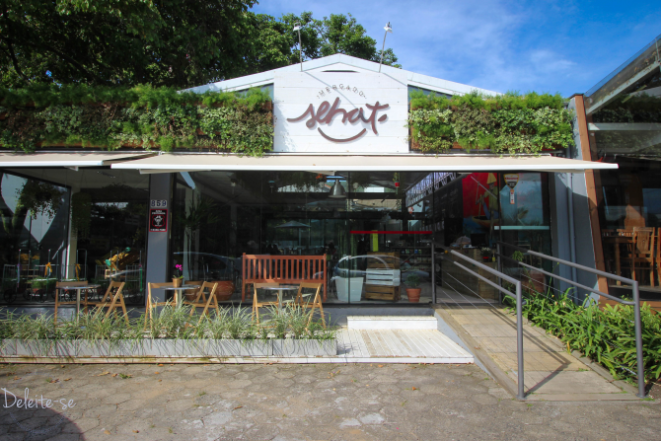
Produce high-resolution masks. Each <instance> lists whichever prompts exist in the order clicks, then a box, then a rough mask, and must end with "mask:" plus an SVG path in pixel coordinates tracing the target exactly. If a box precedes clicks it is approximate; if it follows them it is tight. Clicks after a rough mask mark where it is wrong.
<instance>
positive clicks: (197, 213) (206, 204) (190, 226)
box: [176, 197, 220, 277]
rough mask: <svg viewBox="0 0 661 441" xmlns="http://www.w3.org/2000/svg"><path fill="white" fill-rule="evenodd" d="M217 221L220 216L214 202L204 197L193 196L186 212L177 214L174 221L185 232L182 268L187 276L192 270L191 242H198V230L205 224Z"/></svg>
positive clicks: (213, 239) (206, 238)
mask: <svg viewBox="0 0 661 441" xmlns="http://www.w3.org/2000/svg"><path fill="white" fill-rule="evenodd" d="M219 221H220V216H219V213H218V207H217V205H216V203H215V202H214V201H213V200H211V199H208V198H204V197H201V198H199V199H197V198H193V199H192V202H191V205H190V207H188V209H187V210H186V213H185V214H183V215H181V214H177V216H176V222H177V224H178V225H180V226H181V228H182V229H183V231H184V234H185V245H184V251H186V250H188V253H184V258H185V259H186V268H184V270H185V271H187V272H188V276H189V277H190V276H191V272H192V270H193V255H192V254H193V253H192V251H193V244H194V243H198V244H199V239H200V238H199V232H200V230H201V229H202V228H203V227H204V226H206V225H210V224H215V223H217V222H219ZM204 240H205V241H207V240H212V241H215V238H211V237H205V238H204Z"/></svg>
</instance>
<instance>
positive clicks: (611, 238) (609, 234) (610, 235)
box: [601, 230, 633, 285]
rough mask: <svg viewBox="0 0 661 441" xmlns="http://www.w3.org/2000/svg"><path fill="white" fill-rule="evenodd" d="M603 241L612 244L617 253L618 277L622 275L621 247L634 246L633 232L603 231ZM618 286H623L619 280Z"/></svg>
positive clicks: (616, 270)
mask: <svg viewBox="0 0 661 441" xmlns="http://www.w3.org/2000/svg"><path fill="white" fill-rule="evenodd" d="M601 236H602V239H603V241H604V242H605V243H608V244H612V245H613V249H614V251H615V274H617V275H618V276H621V275H622V262H621V259H620V245H622V244H625V245H632V244H633V230H617V231H612V230H610V231H609V230H607V231H602V233H601ZM616 284H617V285H622V282H620V281H619V280H618V281H616Z"/></svg>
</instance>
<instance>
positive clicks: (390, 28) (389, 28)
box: [294, 22, 392, 73]
mask: <svg viewBox="0 0 661 441" xmlns="http://www.w3.org/2000/svg"><path fill="white" fill-rule="evenodd" d="M294 29H295V28H294ZM383 29H385V30H386V33H385V34H383V46H382V47H381V61H380V62H379V73H381V65H382V64H383V51H384V50H385V49H386V37H387V36H388V32H392V26H390V22H388V23H387V24H386V26H385V27H384V28H383ZM299 35H300V33H299Z"/></svg>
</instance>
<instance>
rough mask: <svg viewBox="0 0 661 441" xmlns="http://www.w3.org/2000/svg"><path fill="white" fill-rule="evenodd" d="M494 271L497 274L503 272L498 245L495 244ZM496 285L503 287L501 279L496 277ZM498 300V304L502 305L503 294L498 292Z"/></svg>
mask: <svg viewBox="0 0 661 441" xmlns="http://www.w3.org/2000/svg"><path fill="white" fill-rule="evenodd" d="M496 269H497V270H498V272H499V273H502V272H503V262H502V261H501V260H500V244H499V243H496ZM498 285H500V286H503V279H501V278H500V277H498ZM498 300H499V301H500V303H501V304H502V303H503V293H502V292H500V291H499V292H498Z"/></svg>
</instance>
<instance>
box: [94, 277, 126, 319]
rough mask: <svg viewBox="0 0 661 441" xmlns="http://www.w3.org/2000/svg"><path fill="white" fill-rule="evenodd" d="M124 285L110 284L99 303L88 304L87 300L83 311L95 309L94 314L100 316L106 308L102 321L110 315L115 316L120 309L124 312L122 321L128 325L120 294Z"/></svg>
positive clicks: (121, 283)
mask: <svg viewBox="0 0 661 441" xmlns="http://www.w3.org/2000/svg"><path fill="white" fill-rule="evenodd" d="M124 285H126V282H115V281H113V282H110V284H109V285H108V289H106V293H105V295H104V296H103V298H102V299H101V300H100V301H98V302H90V301H88V300H87V299H86V300H85V311H87V308H88V307H90V306H93V307H95V308H96V309H97V311H96V314H100V313H102V312H103V309H104V308H108V312H106V316H105V317H104V318H103V320H105V319H107V318H108V317H110V314H111V313H113V312H114V313H115V314H116V313H117V309H119V308H121V310H122V311H123V312H124V320H126V324H127V325H128V324H129V316H128V314H127V313H126V303H125V302H124V295H123V294H122V290H123V289H124ZM96 314H95V315H96Z"/></svg>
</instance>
